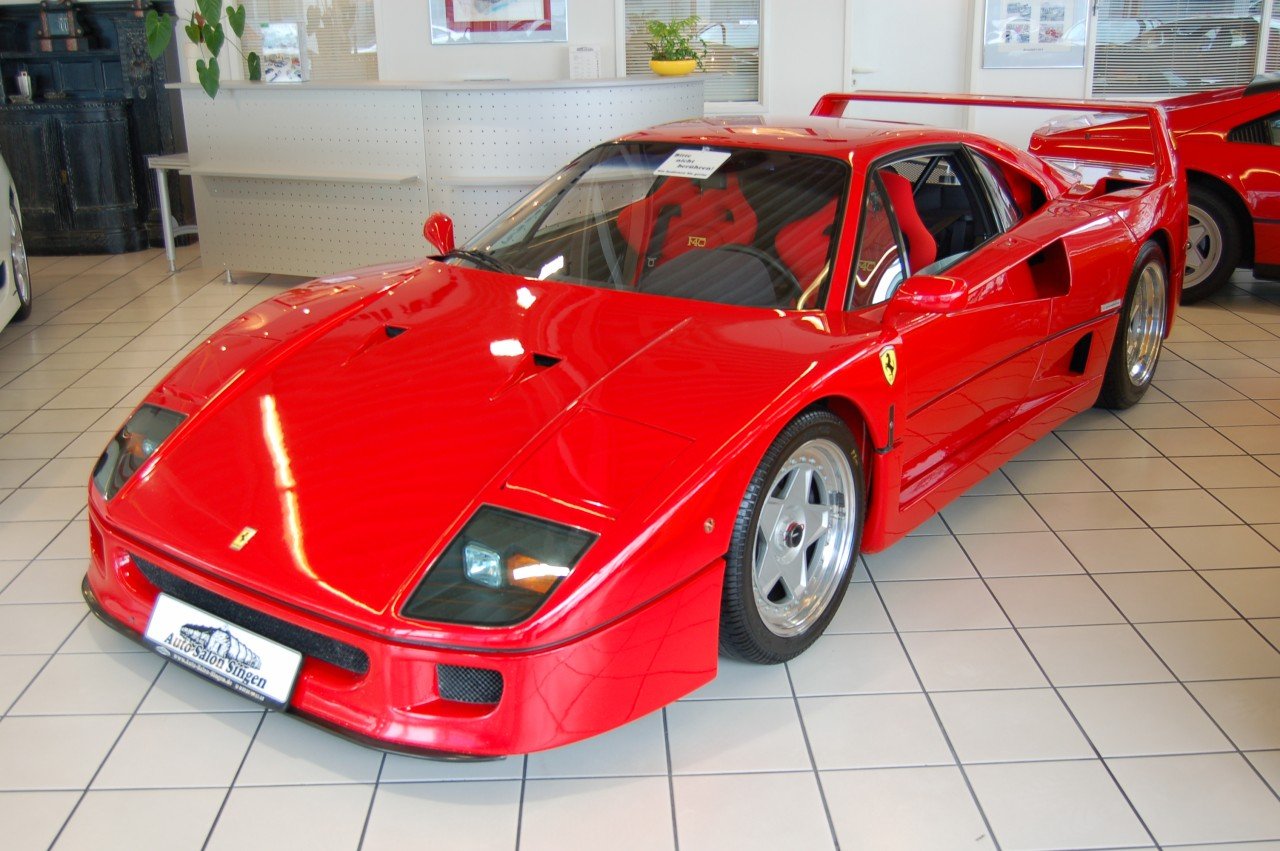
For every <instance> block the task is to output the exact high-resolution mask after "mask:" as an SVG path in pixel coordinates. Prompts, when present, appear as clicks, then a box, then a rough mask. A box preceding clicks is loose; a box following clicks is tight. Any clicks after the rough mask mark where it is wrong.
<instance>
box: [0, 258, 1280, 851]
mask: <svg viewBox="0 0 1280 851" xmlns="http://www.w3.org/2000/svg"><path fill="white" fill-rule="evenodd" d="M182 261H183V262H184V263H185V264H186V265H185V268H183V269H182V271H180V272H178V273H177V274H176V275H170V274H168V273H167V272H166V265H165V262H164V259H163V257H162V256H160V255H159V253H158V252H148V253H143V254H134V255H125V256H121V257H111V258H107V257H86V258H65V259H55V258H48V259H42V258H38V259H35V260H33V264H32V265H33V268H34V274H35V288H36V297H37V300H36V313H35V315H34V316H33V317H32V319H31V321H29V322H27V323H24V324H22V325H17V326H11V327H10V328H8V329H6V330H5V331H4V332H3V333H2V334H0V435H2V436H0V711H3V713H4V716H3V720H0V837H2V838H0V846H3V847H4V848H6V849H20V848H44V847H47V846H49V845H50V844H51V843H52V844H54V845H56V847H58V848H82V847H83V848H93V849H104V848H129V849H136V848H165V849H181V848H201V847H207V848H216V849H220V848H264V847H278V848H293V847H306V848H310V849H325V848H337V849H349V848H356V847H363V848H367V849H375V848H404V847H426V846H429V847H432V848H456V849H461V848H480V849H491V848H492V849H509V848H520V849H525V851H530V849H542V848H554V849H574V848H592V849H597V848H608V849H621V848H638V849H645V851H651V849H662V848H673V847H677V846H678V847H679V848H680V849H682V851H693V849H707V848H732V849H752V848H767V849H783V848H785V849H821V848H830V847H834V846H836V845H837V844H838V846H839V847H841V848H844V849H852V848H871V849H885V848H943V849H945V848H983V847H996V848H1003V849H1050V848H1063V849H1066V848H1071V849H1074V848H1150V847H1156V846H1164V847H1193V846H1194V847H1201V848H1209V847H1214V848H1220V847H1230V848H1239V849H1262V848H1269V849H1273V851H1274V849H1276V848H1280V799H1278V798H1277V792H1280V652H1277V647H1278V646H1280V551H1278V550H1277V547H1280V285H1275V284H1268V285H1263V284H1256V283H1253V282H1252V279H1251V278H1250V277H1249V276H1248V275H1247V274H1240V275H1238V276H1237V282H1238V287H1237V288H1235V289H1233V290H1231V292H1230V293H1229V294H1228V295H1227V296H1226V297H1224V298H1222V299H1221V300H1219V302H1218V303H1216V304H1210V305H1204V306H1197V307H1193V308H1190V309H1188V310H1185V311H1183V313H1182V319H1181V321H1180V322H1179V324H1178V327H1177V331H1176V333H1175V335H1174V337H1173V340H1172V341H1171V342H1170V344H1169V346H1168V350H1167V352H1166V354H1165V357H1164V360H1163V361H1162V363H1161V366H1160V370H1159V373H1158V375H1157V381H1156V390H1155V391H1154V392H1152V393H1150V394H1149V396H1148V397H1147V400H1146V401H1144V402H1143V403H1142V404H1141V405H1139V406H1138V407H1136V408H1134V409H1133V410H1131V411H1127V412H1125V413H1123V414H1122V415H1120V416H1118V417H1117V416H1113V415H1112V414H1109V413H1103V412H1090V413H1088V414H1085V415H1083V416H1080V417H1078V418H1077V419H1075V420H1074V421H1072V422H1070V423H1068V424H1067V425H1066V426H1064V427H1063V428H1062V429H1060V430H1059V431H1058V432H1057V433H1056V434H1055V435H1052V436H1050V437H1047V438H1045V439H1044V440H1043V441H1041V442H1040V443H1038V444H1037V445H1036V446H1034V447H1032V448H1031V449H1030V450H1029V451H1028V452H1026V453H1025V454H1024V455H1023V456H1022V457H1021V458H1020V459H1019V460H1016V461H1014V462H1012V463H1010V464H1008V465H1007V466H1006V467H1005V468H1004V469H1003V470H1002V471H1000V472H998V473H996V474H995V475H993V476H992V477H991V478H990V479H988V480H987V481H986V482H984V483H982V484H981V485H979V486H978V487H977V488H975V489H974V490H973V492H972V493H971V495H969V496H966V497H964V498H962V499H961V500H959V501H958V502H957V503H955V504H953V505H952V506H951V507H949V508H948V509H947V510H946V511H944V512H943V514H942V516H941V517H940V518H936V519H935V520H933V521H931V522H930V523H929V524H927V525H926V526H925V527H924V528H922V529H920V530H919V532H918V534H917V535H915V536H913V537H911V538H909V539H908V540H906V541H903V542H902V543H900V544H899V545H898V546H896V547H894V548H893V549H892V550H891V551H889V552H887V553H884V554H881V555H878V556H874V557H871V558H868V559H866V560H865V566H863V565H860V567H859V570H858V575H857V580H858V581H857V582H856V583H855V584H854V585H853V587H852V589H851V592H850V594H849V596H848V598H847V599H846V601H845V603H844V606H843V608H842V610H841V611H840V613H839V615H838V617H837V619H836V621H835V624H834V626H833V628H832V630H831V634H830V635H828V636H827V637H825V638H823V639H822V640H821V641H820V642H819V643H818V644H817V645H816V646H815V647H814V648H813V649H812V650H811V651H810V652H808V653H806V654H805V655H803V656H802V657H800V658H799V659H798V660H796V661H795V662H793V663H791V664H790V665H788V666H785V667H774V668H759V667H751V666H745V665H739V664H732V663H725V664H724V665H723V667H722V670H721V674H720V676H719V678H718V679H717V680H716V681H715V682H714V683H712V684H711V685H709V686H707V687H706V688H705V689H703V690H702V691H700V692H699V693H697V694H695V695H693V696H691V697H690V698H689V699H687V700H683V701H680V702H679V703H677V704H675V705H673V706H671V707H669V708H668V709H666V710H665V711H663V712H659V713H656V714H654V715H652V716H650V717H648V718H645V719H643V720H641V721H638V722H636V723H634V724H632V725H630V726H628V727H626V728H624V729H622V730H619V731H617V732H615V733H612V734H610V735H607V736H603V737H601V738H599V739H596V740H593V741H588V742H585V743H582V744H580V745H576V746H573V747H569V748H564V749H562V750H558V751H553V752H549V753H540V754H535V755H533V756H530V757H528V758H527V759H523V758H516V759H509V760H506V761H502V762H489V763H478V764H467V765H459V764H445V763H436V762H428V761H422V760H415V759H409V758H405V757H401V756H384V755H383V754H381V753H378V752H375V751H372V750H366V749H363V748H360V747H357V746H355V745H352V744H349V743H347V742H345V741H342V740H339V739H337V738H335V737H333V736H330V735H328V734H325V733H322V732H318V731H316V730H314V729H312V728H310V727H308V726H304V725H303V724H300V723H298V722H296V721H294V720H292V719H290V718H288V717H285V716H282V715H278V714H271V713H268V714H264V713H262V712H261V711H259V710H257V709H256V708H254V707H253V706H251V705H250V704H248V703H246V702H245V701H243V700H241V699H239V698H236V697H234V696H232V695H229V694H227V693H224V692H222V691H220V690H218V689H216V688H214V687H212V686H209V685H206V684H205V683H203V682H201V681H199V680H198V679H196V678H195V677H194V676H192V675H190V674H188V673H186V672H185V671H182V670H179V669H175V668H174V667H173V666H167V665H166V664H165V663H164V661H163V660H162V659H160V658H159V657H156V656H153V655H150V654H148V653H145V652H140V651H139V648H138V647H137V646H135V645H133V644H131V643H129V642H126V641H124V640H123V639H121V638H119V637H118V636H117V635H115V634H114V633H112V632H111V631H110V630H108V629H106V628H104V627H102V626H101V625H99V624H98V623H97V622H95V621H94V619H93V618H92V617H90V616H88V614H87V611H86V609H85V606H84V604H83V602H81V600H80V597H79V588H78V584H79V578H80V576H81V574H82V573H83V572H84V567H85V557H86V543H85V536H86V532H85V520H84V515H83V505H84V489H85V480H86V477H87V474H88V469H89V467H90V465H91V463H92V459H93V458H94V457H95V456H96V455H97V454H98V452H99V451H100V449H101V447H102V445H103V443H104V442H105V441H106V439H107V437H108V435H109V434H110V432H111V431H112V430H113V429H115V428H116V427H117V426H118V425H119V423H120V422H121V421H122V420H123V418H124V417H125V415H126V414H127V413H128V409H129V406H130V405H131V404H132V403H133V402H134V401H136V400H137V399H138V398H139V397H140V395H141V393H142V392H144V390H145V388H147V387H148V386H150V385H151V384H152V383H153V382H154V381H156V380H157V379H158V378H159V377H160V376H161V375H162V374H163V373H164V372H165V370H166V369H168V367H169V366H171V365H172V364H173V362H174V361H175V359H176V358H177V357H178V355H179V354H180V352H181V351H182V350H183V349H184V348H186V347H188V346H190V345H192V344H193V343H194V342H196V341H198V340H199V339H201V335H202V334H204V333H205V332H207V331H208V330H209V329H211V328H213V327H215V326H216V325H217V324H219V323H220V322H221V321H223V320H224V319H226V318H228V317H230V316H232V315H234V314H235V313H237V312H238V311H239V310H240V309H241V308H243V307H244V306H247V305H249V304H251V303H253V302H255V301H257V300H259V299H261V298H263V297H265V296H267V295H268V294H270V293H271V292H273V291H274V290H276V289H278V288H279V287H280V286H281V285H282V282H280V281H271V280H267V281H263V282H260V283H257V284H252V285H251V284H246V283H238V284H235V285H227V284H225V283H223V281H222V279H221V277H220V276H219V275H218V274H217V272H216V270H211V269H204V268H201V266H200V265H199V259H198V257H197V256H196V254H195V251H194V249H187V250H184V251H183V252H182Z"/></svg>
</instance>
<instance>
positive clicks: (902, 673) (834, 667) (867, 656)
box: [787, 634, 920, 697]
mask: <svg viewBox="0 0 1280 851" xmlns="http://www.w3.org/2000/svg"><path fill="white" fill-rule="evenodd" d="M787 668H788V670H790V672H791V682H792V684H793V685H794V686H795V691H796V694H798V695H800V696H802V697H804V696H813V695H824V694H875V693H883V692H909V691H919V690H920V684H919V683H918V682H917V681H916V678H915V674H913V673H912V672H911V665H910V663H909V662H908V661H907V655H906V653H904V652H903V650H902V645H901V643H899V641H898V637H897V636H896V635H893V634H884V635H881V634H874V635H824V636H823V637H822V638H820V639H818V641H817V643H815V644H814V645H813V646H812V647H810V648H809V649H808V650H806V651H805V652H804V653H802V654H800V655H799V656H797V657H796V658H795V659H792V660H791V661H790V662H788V663H787Z"/></svg>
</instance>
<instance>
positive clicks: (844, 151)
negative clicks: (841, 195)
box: [620, 115, 989, 160]
mask: <svg viewBox="0 0 1280 851" xmlns="http://www.w3.org/2000/svg"><path fill="white" fill-rule="evenodd" d="M620 141H629V142H633V141H634V142H638V141H644V142H674V143H677V144H688V145H723V146H727V147H742V148H761V149H768V150H787V151H795V152H797V153H806V154H819V155H823V156H829V157H837V158H839V159H847V158H848V157H850V156H851V155H854V154H856V155H857V156H858V158H859V159H861V160H868V159H875V158H877V157H879V156H880V155H881V154H886V153H891V152H893V151H898V150H902V149H903V148H911V147H915V146H917V145H931V144H939V143H955V142H974V141H989V140H986V137H984V136H979V135H977V134H974V133H966V132H964V131H962V130H949V129H944V128H938V127H930V126H928V125H923V124H908V123H905V122H898V121H876V120H871V119H864V118H818V117H814V116H799V117H797V116H778V115H748V116H712V117H707V118H697V119H686V120H683V121H674V122H672V123H670V124H660V125H658V126H656V127H650V128H648V129H646V130H640V131H638V132H635V133H629V134H627V135H625V136H623V137H621V140H620Z"/></svg>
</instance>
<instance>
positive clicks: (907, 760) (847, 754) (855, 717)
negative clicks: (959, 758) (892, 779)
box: [800, 694, 955, 771]
mask: <svg viewBox="0 0 1280 851" xmlns="http://www.w3.org/2000/svg"><path fill="white" fill-rule="evenodd" d="M800 713H801V715H802V716H803V718H804V726H805V732H806V733H807V734H808V736H809V746H810V748H811V749H812V750H813V759H814V762H815V763H816V764H817V766H818V768H819V769H820V770H824V771H825V770H827V769H833V768H892V767H902V766H913V765H951V764H953V763H954V762H955V759H954V758H953V757H952V756H951V750H950V748H948V747H947V743H946V740H945V739H944V738H943V737H942V731H941V730H940V729H939V728H938V722H937V719H935V718H934V715H933V710H932V709H931V708H930V707H929V702H928V701H927V700H926V699H925V696H924V695H923V694H875V695H860V696H855V697H810V698H804V699H802V700H801V701H800Z"/></svg>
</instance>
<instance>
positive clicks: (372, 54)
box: [244, 0, 378, 80]
mask: <svg viewBox="0 0 1280 851" xmlns="http://www.w3.org/2000/svg"><path fill="white" fill-rule="evenodd" d="M373 4H374V0H244V8H245V27H244V47H245V52H246V53H248V52H249V51H250V50H256V51H258V52H259V53H260V54H263V59H264V61H263V72H264V74H266V73H267V70H268V65H269V62H268V57H267V55H266V53H272V54H281V55H284V54H290V53H293V52H299V51H301V52H303V53H305V56H299V57H298V59H299V62H300V64H301V65H303V66H304V67H306V68H307V69H308V76H309V78H310V79H312V80H376V79H378V37H377V33H376V31H375V29H374V23H373ZM289 24H294V25H296V26H297V32H298V37H297V38H296V39H288V40H283V39H281V38H280V37H279V33H280V32H281V31H282V30H285V29H287V27H286V26H283V25H289ZM304 44H305V49H302V48H303V45H304ZM264 48H265V51H266V53H264ZM285 58H288V57H285ZM277 61H278V60H277Z"/></svg>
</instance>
